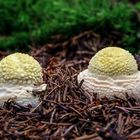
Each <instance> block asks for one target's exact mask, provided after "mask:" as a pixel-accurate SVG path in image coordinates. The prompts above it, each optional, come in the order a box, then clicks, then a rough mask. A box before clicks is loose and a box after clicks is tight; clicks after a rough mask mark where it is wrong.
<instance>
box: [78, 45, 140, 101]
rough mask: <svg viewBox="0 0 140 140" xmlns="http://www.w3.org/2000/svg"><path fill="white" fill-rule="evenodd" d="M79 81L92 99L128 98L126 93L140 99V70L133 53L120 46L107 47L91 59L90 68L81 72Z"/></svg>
mask: <svg viewBox="0 0 140 140" xmlns="http://www.w3.org/2000/svg"><path fill="white" fill-rule="evenodd" d="M77 79H78V83H80V82H81V81H82V80H83V84H82V87H83V89H84V90H85V93H86V95H88V96H89V97H90V99H92V97H93V95H95V94H96V95H97V97H99V98H102V97H107V98H109V99H113V98H114V96H117V97H119V98H122V99H126V94H127V95H128V96H130V97H134V98H135V99H137V100H140V71H138V66H137V63H136V60H135V59H134V57H133V55H132V54H131V53H130V52H129V51H127V50H124V49H122V48H119V47H106V48H104V49H102V50H100V51H99V52H97V53H96V54H95V55H94V56H93V57H92V58H91V60H90V62H89V65H88V68H87V69H86V70H84V71H82V72H80V73H79V75H78V77H77Z"/></svg>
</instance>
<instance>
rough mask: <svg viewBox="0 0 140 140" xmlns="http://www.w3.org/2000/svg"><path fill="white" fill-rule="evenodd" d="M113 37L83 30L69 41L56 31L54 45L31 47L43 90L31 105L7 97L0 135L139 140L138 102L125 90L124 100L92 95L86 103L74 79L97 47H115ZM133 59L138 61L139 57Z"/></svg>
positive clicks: (36, 138) (10, 137) (35, 138)
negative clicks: (43, 85)
mask: <svg viewBox="0 0 140 140" xmlns="http://www.w3.org/2000/svg"><path fill="white" fill-rule="evenodd" d="M118 37H119V35H118V33H116V32H112V33H111V34H110V35H109V36H102V35H99V34H96V33H94V32H91V31H87V32H84V33H81V34H79V35H77V36H74V37H72V38H70V39H68V40H63V39H62V37H61V36H59V35H58V36H55V37H54V39H55V40H56V42H55V43H54V44H46V45H44V46H42V47H38V48H34V47H31V51H30V52H29V54H30V55H32V56H34V57H35V58H36V59H37V60H38V61H39V62H40V64H41V65H42V67H43V73H44V81H45V82H46V83H47V91H46V92H44V93H41V94H40V103H39V104H38V105H37V106H36V107H34V108H32V107H31V105H28V106H27V107H25V106H21V105H19V104H17V103H16V102H14V101H13V100H11V99H9V101H7V102H6V103H5V104H4V106H3V107H1V108H0V124H1V125H0V139H5V140H7V139H8V140H15V139H18V140H29V139H33V140H42V139H43V140H69V139H74V140H127V139H128V140H139V139H140V103H138V102H136V101H135V100H134V99H133V98H130V97H128V96H127V94H126V96H127V100H122V99H120V98H117V97H115V99H114V100H108V99H107V98H106V97H104V98H103V99H100V100H99V99H97V98H96V96H93V100H92V101H91V100H90V99H89V98H88V97H86V96H85V94H84V91H83V89H82V88H81V84H82V82H81V83H80V84H78V83H77V80H76V77H77V74H78V73H79V72H80V71H82V70H83V69H85V68H86V67H87V65H88V62H89V60H90V58H91V57H92V56H93V55H94V54H95V53H96V52H97V51H98V50H100V49H101V48H103V47H105V46H112V45H119V43H120V42H119V41H118V39H117V38H118ZM57 40H62V41H61V42H58V41H57ZM0 55H1V57H4V56H6V55H7V53H6V52H0ZM136 59H137V62H138V64H140V57H139V56H138V55H136ZM124 61H125V60H124Z"/></svg>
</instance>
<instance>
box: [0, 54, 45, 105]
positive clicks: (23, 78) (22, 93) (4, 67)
mask: <svg viewBox="0 0 140 140" xmlns="http://www.w3.org/2000/svg"><path fill="white" fill-rule="evenodd" d="M45 90H46V84H44V82H43V74H42V67H41V66H40V64H39V63H38V62H37V61H36V60H35V59H34V58H33V57H32V56H29V55H28V54H24V53H14V54H10V55H8V56H7V57H5V58H3V59H2V60H1V61H0V105H2V104H3V103H4V102H5V101H7V100H8V99H9V98H14V99H15V101H16V102H17V103H19V104H21V105H28V104H31V105H36V104H37V103H38V99H39V97H38V96H35V95H34V94H33V91H39V92H41V91H45Z"/></svg>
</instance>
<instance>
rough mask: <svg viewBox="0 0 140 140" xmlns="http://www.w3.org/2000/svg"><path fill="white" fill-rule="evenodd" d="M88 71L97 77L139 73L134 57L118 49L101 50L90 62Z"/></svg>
mask: <svg viewBox="0 0 140 140" xmlns="http://www.w3.org/2000/svg"><path fill="white" fill-rule="evenodd" d="M88 69H89V71H91V72H92V73H95V74H97V75H107V76H121V75H131V74H134V73H135V72H137V71H138V67H137V63H136V60H135V59H134V57H133V55H132V54H130V53H129V52H128V51H126V50H124V49H122V48H118V47H107V48H104V49H102V50H100V51H99V52H98V53H96V55H95V56H94V57H93V58H92V59H91V60H90V62H89V66H88Z"/></svg>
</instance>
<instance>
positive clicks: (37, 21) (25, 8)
mask: <svg viewBox="0 0 140 140" xmlns="http://www.w3.org/2000/svg"><path fill="white" fill-rule="evenodd" d="M134 14H135V9H134V6H132V5H130V4H129V3H128V2H127V1H123V2H114V1H112V0H102V1H99V0H88V1H83V0H41V1H34V0H28V1H27V0H22V1H21V0H12V1H11V0H4V1H0V19H1V22H0V49H1V50H2V49H25V48H27V46H28V45H32V44H40V45H42V44H44V43H46V42H48V41H49V39H50V37H51V36H52V35H54V34H63V35H65V36H71V35H73V34H75V33H78V32H79V31H81V30H84V29H87V28H88V29H92V30H93V31H99V30H107V28H109V29H110V30H112V29H113V30H119V31H120V32H122V34H123V38H122V46H123V47H126V46H128V47H131V46H132V45H134V44H135V42H136V40H137V31H138V30H137V26H136V24H137V20H136V19H133V18H134ZM135 15H136V14H135ZM133 49H134V50H135V49H136V48H133Z"/></svg>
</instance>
